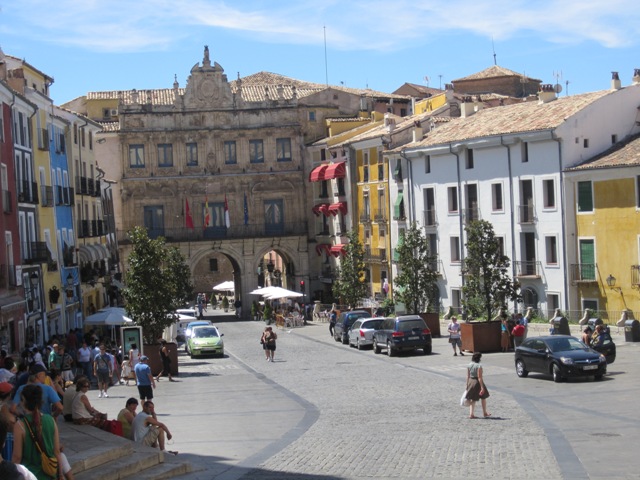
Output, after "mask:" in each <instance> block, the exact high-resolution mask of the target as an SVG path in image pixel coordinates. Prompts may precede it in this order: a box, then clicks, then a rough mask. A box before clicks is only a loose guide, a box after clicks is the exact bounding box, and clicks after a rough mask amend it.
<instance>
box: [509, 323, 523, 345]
mask: <svg viewBox="0 0 640 480" xmlns="http://www.w3.org/2000/svg"><path fill="white" fill-rule="evenodd" d="M524 332H525V328H524V325H522V323H520V320H518V321H517V323H516V326H515V327H513V330H511V336H512V337H513V348H516V347H518V346H520V344H521V343H522V341H523V340H524Z"/></svg>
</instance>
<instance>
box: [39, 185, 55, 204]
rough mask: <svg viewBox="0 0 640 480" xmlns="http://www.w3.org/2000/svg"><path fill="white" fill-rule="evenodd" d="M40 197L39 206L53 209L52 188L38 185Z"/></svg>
mask: <svg viewBox="0 0 640 480" xmlns="http://www.w3.org/2000/svg"><path fill="white" fill-rule="evenodd" d="M40 196H41V197H42V199H41V200H42V203H41V205H42V206H43V207H53V187H50V186H49V185H40Z"/></svg>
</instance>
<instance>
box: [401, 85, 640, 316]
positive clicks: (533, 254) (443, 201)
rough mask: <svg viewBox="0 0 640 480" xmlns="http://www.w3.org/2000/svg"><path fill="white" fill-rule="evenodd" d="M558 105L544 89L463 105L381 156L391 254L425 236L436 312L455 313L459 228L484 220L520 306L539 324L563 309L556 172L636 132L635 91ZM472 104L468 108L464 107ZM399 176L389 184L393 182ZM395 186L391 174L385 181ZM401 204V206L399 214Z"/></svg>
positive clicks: (568, 250)
mask: <svg viewBox="0 0 640 480" xmlns="http://www.w3.org/2000/svg"><path fill="white" fill-rule="evenodd" d="M611 83H612V85H611V89H610V90H603V91H598V92H592V93H586V94H582V95H575V96H567V97H561V98H556V95H555V92H554V90H553V88H552V86H551V85H543V86H542V88H541V92H540V93H539V95H538V97H537V98H531V97H530V98H529V99H526V100H525V101H523V102H522V103H520V104H515V105H509V106H503V107H495V108H491V109H486V110H479V111H477V112H476V110H477V108H478V107H477V105H476V104H472V103H471V101H469V102H467V103H465V104H463V105H462V117H461V118H459V119H455V120H452V121H450V122H448V123H446V124H444V125H442V126H440V127H438V128H436V129H435V130H434V131H432V132H431V133H429V134H428V136H426V137H425V138H424V139H423V140H422V141H420V142H416V143H412V144H409V145H407V146H405V147H404V148H402V149H397V150H395V151H394V152H392V153H391V154H390V155H389V159H390V161H389V166H390V170H391V172H392V174H393V173H394V172H399V171H401V174H400V177H399V178H398V179H397V181H396V182H393V181H392V182H391V185H390V197H391V203H392V205H395V208H396V209H397V210H398V209H400V207H403V208H404V211H405V214H404V215H402V214H399V215H394V221H393V224H392V228H391V241H392V245H396V244H397V240H398V234H399V232H401V231H402V229H404V228H407V227H408V226H409V225H410V223H411V222H413V221H415V222H417V223H418V224H419V225H421V226H423V227H424V228H425V232H426V234H427V235H428V236H429V240H430V244H431V246H432V251H433V252H434V253H437V254H438V258H439V260H440V261H439V270H440V273H441V276H440V277H439V278H440V280H439V288H440V295H441V307H444V308H446V307H448V306H449V305H451V306H453V307H458V308H459V307H460V306H461V289H462V287H463V285H464V276H463V275H462V274H461V267H462V265H463V262H464V257H465V248H464V245H465V230H464V227H465V225H466V223H467V222H469V221H471V220H475V219H483V220H488V221H489V222H491V223H492V224H493V226H494V230H495V233H496V235H497V236H498V237H500V238H501V239H502V243H503V245H504V252H505V254H506V255H507V256H508V257H509V258H510V259H511V270H512V272H511V273H512V276H513V277H514V278H516V279H517V280H518V281H519V282H520V284H521V287H522V293H523V296H524V307H525V308H526V307H528V306H531V307H534V308H536V309H538V310H539V311H540V312H541V313H542V314H543V315H547V314H548V312H549V311H553V309H555V308H558V307H559V308H562V309H564V310H566V309H568V308H569V306H570V305H569V297H570V295H569V289H570V282H569V280H568V278H569V277H568V264H569V261H568V259H572V258H575V256H576V255H575V253H574V250H575V242H571V241H568V239H567V221H566V218H565V208H564V207H565V205H566V202H573V201H574V200H573V199H566V198H565V193H564V188H563V181H564V179H563V173H562V172H563V170H564V169H565V168H566V167H569V166H572V165H575V164H577V163H579V162H581V161H583V160H585V159H587V158H591V157H593V156H595V155H597V154H598V153H601V152H602V151H604V150H606V149H607V148H608V147H610V146H611V144H612V143H616V142H618V141H621V140H622V139H624V138H626V137H627V136H628V135H631V134H634V133H636V132H638V131H639V130H640V127H639V124H638V120H640V118H639V113H638V105H639V103H640V102H639V100H640V85H637V84H634V85H632V86H629V87H626V88H621V86H620V81H619V80H618V79H617V74H615V75H614V80H613V81H612V82H611ZM469 100H470V99H469ZM396 176H397V175H396ZM392 178H393V175H392ZM401 203H402V205H401Z"/></svg>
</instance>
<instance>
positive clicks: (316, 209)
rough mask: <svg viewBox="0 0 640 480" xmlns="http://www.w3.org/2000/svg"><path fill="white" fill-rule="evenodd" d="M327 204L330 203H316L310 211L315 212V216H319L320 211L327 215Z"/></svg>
mask: <svg viewBox="0 0 640 480" xmlns="http://www.w3.org/2000/svg"><path fill="white" fill-rule="evenodd" d="M329 206H330V205H329V204H328V203H318V204H317V205H314V207H313V208H312V209H311V211H312V212H313V213H315V214H316V216H317V217H319V216H320V214H321V213H324V214H325V216H327V215H329Z"/></svg>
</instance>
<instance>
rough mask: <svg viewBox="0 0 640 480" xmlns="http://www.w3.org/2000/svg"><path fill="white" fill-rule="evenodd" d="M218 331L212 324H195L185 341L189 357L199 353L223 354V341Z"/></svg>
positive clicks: (222, 334)
mask: <svg viewBox="0 0 640 480" xmlns="http://www.w3.org/2000/svg"><path fill="white" fill-rule="evenodd" d="M223 336H224V333H220V332H219V331H218V329H217V328H216V327H214V326H213V325H204V326H195V327H193V329H192V330H191V335H190V336H189V338H188V340H187V343H188V344H189V355H190V356H191V358H194V357H197V356H200V355H219V356H221V357H223V356H224V341H223V340H222V337H223Z"/></svg>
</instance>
